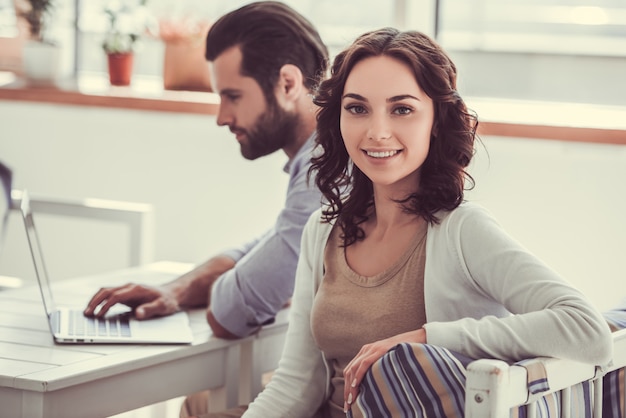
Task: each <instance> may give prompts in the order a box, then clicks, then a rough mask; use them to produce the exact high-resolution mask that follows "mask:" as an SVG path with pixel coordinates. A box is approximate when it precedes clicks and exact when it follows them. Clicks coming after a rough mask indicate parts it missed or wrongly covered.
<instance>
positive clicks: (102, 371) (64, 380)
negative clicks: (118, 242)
mask: <svg viewBox="0 0 626 418" xmlns="http://www.w3.org/2000/svg"><path fill="white" fill-rule="evenodd" d="M190 267H191V266H190V265H188V264H182V263H168V262H161V263H154V264H151V265H148V266H146V267H143V268H131V269H126V270H122V271H118V272H112V273H108V274H102V275H97V276H90V277H84V278H80V279H71V280H64V281H60V282H57V283H56V284H54V285H53V289H54V296H55V298H56V300H57V302H58V303H62V304H67V303H73V304H77V305H80V306H83V305H84V304H85V303H86V300H88V298H89V297H90V296H91V295H92V294H93V293H94V292H95V291H96V290H97V289H98V288H99V287H101V286H109V285H116V284H123V283H126V282H130V281H132V282H137V283H154V284H158V283H162V282H165V281H168V280H170V279H172V278H174V277H177V276H178V275H180V274H181V273H183V272H185V271H188V270H189V268H190ZM189 314H190V320H191V326H192V329H193V333H194V337H195V338H194V342H193V343H192V344H191V345H57V344H55V343H54V342H53V340H52V337H51V336H50V334H49V332H48V330H47V321H46V319H45V313H44V310H43V306H42V302H41V298H40V296H39V294H38V288H37V287H36V286H30V287H25V288H22V289H15V290H6V291H2V292H0V405H1V408H0V417H11V418H14V417H28V418H37V417H63V418H70V417H104V416H109V415H113V414H117V413H120V412H124V411H128V410H132V409H135V408H139V407H142V406H145V405H150V404H152V403H156V402H160V401H164V400H167V399H171V398H175V397H178V396H183V395H187V394H190V393H194V392H197V391H200V390H204V389H211V390H212V403H211V405H212V408H211V409H213V410H219V409H221V408H223V407H230V406H235V405H237V404H239V403H241V402H242V401H244V402H246V401H249V399H250V398H251V397H253V396H254V395H255V394H256V392H257V391H258V390H259V388H258V387H257V385H255V384H253V383H252V382H251V381H250V380H249V379H250V378H251V377H254V378H256V377H258V373H259V372H260V371H267V370H271V368H272V367H275V364H276V361H277V356H279V355H280V344H282V338H280V336H281V335H284V331H285V330H286V313H285V312H282V313H281V315H279V318H278V320H277V323H276V324H275V325H273V326H271V327H268V328H267V329H266V330H263V331H262V332H260V333H259V334H257V335H256V336H252V337H248V338H246V339H243V340H238V341H227V340H221V339H218V338H214V337H213V336H212V333H211V330H210V328H209V327H208V325H207V323H206V320H205V312H204V310H203V309H199V310H193V311H190V312H189ZM277 336H278V338H277ZM267 341H270V342H272V344H279V345H272V346H271V348H270V350H271V351H272V352H273V353H274V354H275V355H272V356H267V360H265V359H264V357H263V355H262V353H263V351H265V350H267V348H263V349H261V350H260V349H257V348H256V344H257V342H259V344H261V346H262V347H265V346H266V345H267V343H266V342H267ZM242 365H243V366H242ZM242 367H246V370H243V369H242ZM242 379H243V380H242ZM240 387H242V388H243V389H244V390H243V392H242V393H240V390H239V388H240Z"/></svg>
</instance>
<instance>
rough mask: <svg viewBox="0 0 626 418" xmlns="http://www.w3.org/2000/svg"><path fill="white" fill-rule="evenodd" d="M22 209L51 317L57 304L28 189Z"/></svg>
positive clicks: (34, 261) (40, 283)
mask: <svg viewBox="0 0 626 418" xmlns="http://www.w3.org/2000/svg"><path fill="white" fill-rule="evenodd" d="M20 209H21V211H22V217H23V218H24V226H25V227H26V236H27V237H28V245H29V246H30V250H31V251H30V253H31V254H32V257H33V265H34V266H35V274H36V276H37V280H38V281H39V289H40V290H41V296H42V298H43V303H44V308H45V309H46V313H47V314H48V317H50V315H51V314H52V312H53V311H54V310H55V305H54V300H53V298H52V291H51V290H50V281H49V279H48V271H47V270H46V264H45V262H44V259H43V254H42V252H41V243H40V241H39V237H38V235H37V230H36V229H35V223H34V221H33V213H32V210H31V207H30V197H29V195H28V191H27V190H24V191H23V192H22V201H21V205H20Z"/></svg>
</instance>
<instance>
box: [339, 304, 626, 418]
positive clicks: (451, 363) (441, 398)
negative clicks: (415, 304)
mask: <svg viewBox="0 0 626 418" xmlns="http://www.w3.org/2000/svg"><path fill="white" fill-rule="evenodd" d="M609 313H610V315H607V322H609V325H610V326H611V328H612V329H621V328H623V327H625V326H626V311H624V310H621V311H610V312H609ZM470 362H471V359H469V358H467V357H465V356H462V355H460V354H457V353H453V352H451V351H449V350H447V349H445V348H442V347H436V346H432V345H428V344H409V343H404V344H399V345H397V346H396V347H394V348H392V349H391V350H390V351H389V352H388V353H387V354H385V355H384V356H383V357H382V358H381V359H379V360H378V361H377V362H376V363H374V364H373V365H372V367H371V368H370V370H369V371H368V372H367V373H366V375H365V377H364V379H363V382H362V383H361V386H360V388H359V395H358V396H357V399H356V401H355V403H354V404H353V405H352V408H351V410H350V411H349V412H348V414H347V417H348V418H387V417H389V418H398V417H412V418H463V416H464V407H465V374H466V370H465V368H466V366H467V365H468V364H469V363H470ZM517 364H519V365H521V366H523V367H525V368H526V369H527V370H528V390H529V392H530V393H532V394H538V393H541V392H545V391H546V390H549V387H548V381H547V379H546V372H545V368H544V367H543V365H542V364H541V363H540V362H539V361H537V360H526V361H522V362H519V363H517ZM624 377H625V373H624V369H623V368H622V369H619V370H616V371H613V372H610V373H607V374H606V375H605V376H604V378H603V388H604V390H603V407H602V417H603V418H626V415H625V414H624V404H625V401H624V394H625V382H624V380H625V379H624ZM592 392H593V389H592V386H591V384H590V382H582V383H579V384H577V385H574V386H573V387H572V388H571V392H570V399H571V402H570V404H569V405H568V406H567V408H569V409H570V416H571V417H572V418H591V417H592V409H593V394H592ZM560 400H561V394H560V393H559V392H557V393H552V394H548V395H546V396H543V397H541V398H540V399H539V400H538V401H537V402H536V403H534V404H533V406H532V407H533V408H535V409H536V411H535V412H536V414H535V415H534V416H535V417H537V418H558V417H560V416H561V402H560ZM528 408H530V407H526V406H522V407H519V408H513V409H512V410H511V413H510V417H511V418H526V417H527V416H529V415H531V414H529V411H528V410H527V409H528Z"/></svg>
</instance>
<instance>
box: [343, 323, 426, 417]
mask: <svg viewBox="0 0 626 418" xmlns="http://www.w3.org/2000/svg"><path fill="white" fill-rule="evenodd" d="M407 342H408V343H425V342H426V331H425V330H424V329H423V328H421V329H418V330H416V331H410V332H405V333H404V334H398V335H394V336H393V337H390V338H386V339H384V340H379V341H376V342H374V343H371V344H365V345H364V346H363V347H361V350H360V351H359V353H358V354H357V355H356V356H355V357H354V358H353V359H352V361H350V363H348V365H347V366H346V368H345V369H343V377H344V382H345V383H344V404H343V409H344V411H345V412H347V411H348V410H349V409H350V407H351V406H352V402H353V401H354V400H355V399H356V397H357V395H358V394H359V385H360V384H361V380H363V377H364V376H365V373H366V372H367V371H368V370H369V368H370V367H371V366H372V364H374V363H375V362H376V361H377V360H378V359H379V358H381V357H382V356H383V355H384V354H385V353H386V352H387V351H389V350H390V349H392V348H393V347H395V346H396V345H398V344H400V343H407Z"/></svg>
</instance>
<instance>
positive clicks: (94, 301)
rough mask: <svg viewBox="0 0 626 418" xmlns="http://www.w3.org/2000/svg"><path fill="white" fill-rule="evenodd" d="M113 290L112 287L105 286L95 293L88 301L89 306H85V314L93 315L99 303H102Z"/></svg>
mask: <svg viewBox="0 0 626 418" xmlns="http://www.w3.org/2000/svg"><path fill="white" fill-rule="evenodd" d="M111 292H112V288H110V287H106V288H105V287H103V288H101V289H100V290H98V291H97V292H96V294H95V295H93V297H92V298H91V300H90V301H89V303H87V307H86V308H85V311H84V312H85V315H93V314H94V312H95V311H96V308H97V307H98V305H100V304H101V303H102V302H103V301H105V300H106V299H107V298H108V297H109V295H110V294H111Z"/></svg>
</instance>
